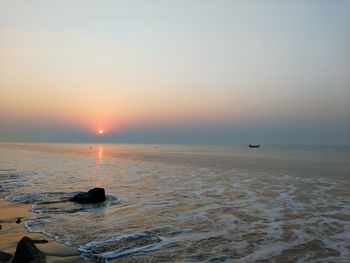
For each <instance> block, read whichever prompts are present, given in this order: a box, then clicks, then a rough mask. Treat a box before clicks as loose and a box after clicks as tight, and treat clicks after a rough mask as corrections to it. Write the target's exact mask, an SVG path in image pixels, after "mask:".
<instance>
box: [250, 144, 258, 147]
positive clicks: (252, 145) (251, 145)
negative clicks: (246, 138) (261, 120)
mask: <svg viewBox="0 0 350 263" xmlns="http://www.w3.org/2000/svg"><path fill="white" fill-rule="evenodd" d="M248 147H249V148H259V147H260V144H255V145H254V144H249V145H248Z"/></svg>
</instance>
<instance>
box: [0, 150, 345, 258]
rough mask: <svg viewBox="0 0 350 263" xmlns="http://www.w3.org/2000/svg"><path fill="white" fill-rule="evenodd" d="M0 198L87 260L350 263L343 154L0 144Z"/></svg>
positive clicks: (31, 226) (28, 223)
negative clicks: (87, 198) (94, 198)
mask: <svg viewBox="0 0 350 263" xmlns="http://www.w3.org/2000/svg"><path fill="white" fill-rule="evenodd" d="M94 187H103V188H104V189H105V191H106V194H107V199H106V201H105V202H104V203H101V204H77V203H72V202H70V201H69V198H70V197H72V196H74V195H75V194H76V193H78V192H82V191H87V190H89V189H91V188H94ZM0 198H4V199H6V200H8V201H11V202H16V203H26V204H31V211H33V212H34V213H33V218H32V219H30V220H27V221H26V222H25V228H26V229H27V230H28V231H29V232H39V233H42V234H44V235H46V236H48V237H50V238H53V239H55V240H56V241H57V242H60V243H63V244H65V245H67V246H70V247H75V248H77V249H78V251H79V252H80V254H81V257H82V258H83V259H85V260H86V261H89V262H350V146H273V145H271V146H265V145H262V146H261V147H260V148H257V149H252V148H248V147H247V146H217V145H164V144H160V145H157V144H148V145H137V144H130V145H128V144H18V143H17V144H13V143H12V144H10V143H1V144H0Z"/></svg>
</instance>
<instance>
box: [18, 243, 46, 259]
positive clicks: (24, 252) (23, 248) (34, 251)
mask: <svg viewBox="0 0 350 263" xmlns="http://www.w3.org/2000/svg"><path fill="white" fill-rule="evenodd" d="M45 262H46V257H45V254H44V253H43V252H41V250H40V249H38V248H37V247H36V246H35V245H34V243H33V241H32V240H31V239H30V238H29V237H23V238H22V239H21V241H19V243H18V245H17V248H16V252H15V255H14V257H13V261H12V263H45Z"/></svg>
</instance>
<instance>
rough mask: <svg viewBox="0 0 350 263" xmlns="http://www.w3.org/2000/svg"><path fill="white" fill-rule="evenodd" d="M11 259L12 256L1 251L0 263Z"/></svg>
mask: <svg viewBox="0 0 350 263" xmlns="http://www.w3.org/2000/svg"><path fill="white" fill-rule="evenodd" d="M10 258H12V255H11V254H9V253H6V252H2V251H0V262H7V261H9V260H10Z"/></svg>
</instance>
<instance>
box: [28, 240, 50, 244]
mask: <svg viewBox="0 0 350 263" xmlns="http://www.w3.org/2000/svg"><path fill="white" fill-rule="evenodd" d="M32 242H33V243H34V244H46V243H49V241H48V240H46V239H32Z"/></svg>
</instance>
